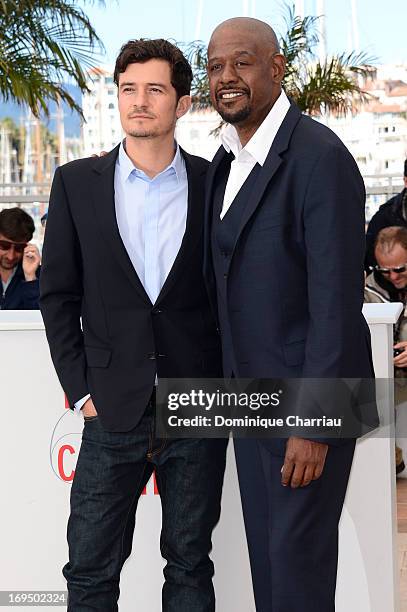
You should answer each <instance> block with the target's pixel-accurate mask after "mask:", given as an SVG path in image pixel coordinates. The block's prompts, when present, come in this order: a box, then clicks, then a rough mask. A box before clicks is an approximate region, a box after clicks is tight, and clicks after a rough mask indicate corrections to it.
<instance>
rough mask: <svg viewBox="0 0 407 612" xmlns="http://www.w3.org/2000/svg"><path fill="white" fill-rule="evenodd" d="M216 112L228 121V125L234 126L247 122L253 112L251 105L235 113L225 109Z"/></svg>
mask: <svg viewBox="0 0 407 612" xmlns="http://www.w3.org/2000/svg"><path fill="white" fill-rule="evenodd" d="M216 110H217V111H218V113H219V115H220V116H221V117H222V119H223V121H226V123H231V124H232V125H234V124H235V123H241V122H242V121H245V120H246V119H247V118H248V117H249V116H250V114H251V112H252V109H251V107H250V105H249V104H247V105H246V106H245V107H244V108H241V109H240V110H238V111H234V112H233V111H228V110H223V109H222V110H219V109H218V108H217V109H216Z"/></svg>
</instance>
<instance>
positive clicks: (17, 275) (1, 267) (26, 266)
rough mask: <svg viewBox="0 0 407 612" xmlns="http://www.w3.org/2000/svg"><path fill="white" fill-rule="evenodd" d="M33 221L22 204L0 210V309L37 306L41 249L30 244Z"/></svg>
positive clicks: (32, 307)
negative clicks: (22, 207)
mask: <svg viewBox="0 0 407 612" xmlns="http://www.w3.org/2000/svg"><path fill="white" fill-rule="evenodd" d="M34 230H35V226H34V221H33V219H32V218H31V217H30V215H28V214H27V213H26V212H24V211H23V210H21V208H8V209H4V210H2V211H1V212H0V279H1V286H0V289H1V292H0V310H36V309H38V308H39V305H38V299H39V293H40V289H39V280H38V279H39V272H40V262H41V258H40V253H39V251H38V249H37V247H36V246H35V245H33V244H29V242H30V240H31V239H32V237H33V234H34Z"/></svg>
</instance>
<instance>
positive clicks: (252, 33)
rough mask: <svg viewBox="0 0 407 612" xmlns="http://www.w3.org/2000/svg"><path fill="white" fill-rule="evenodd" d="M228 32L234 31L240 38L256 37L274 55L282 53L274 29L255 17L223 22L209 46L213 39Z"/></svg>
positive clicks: (213, 35)
mask: <svg viewBox="0 0 407 612" xmlns="http://www.w3.org/2000/svg"><path fill="white" fill-rule="evenodd" d="M226 30H229V31H234V34H235V35H236V36H239V37H241V36H249V37H255V38H256V39H257V40H258V42H259V44H260V45H261V46H263V48H264V49H270V51H271V52H272V53H278V52H279V51H280V45H279V43H278V39H277V36H276V34H275V32H274V30H273V28H272V27H270V26H269V25H268V23H265V22H264V21H260V20H259V19H254V18H253V17H233V18H232V19H227V20H226V21H223V22H222V23H220V24H219V25H218V26H217V27H216V28H215V29H214V31H213V33H212V36H211V39H210V41H209V46H210V45H211V43H212V40H213V39H216V38H217V37H218V36H223V34H224V33H225V31H226Z"/></svg>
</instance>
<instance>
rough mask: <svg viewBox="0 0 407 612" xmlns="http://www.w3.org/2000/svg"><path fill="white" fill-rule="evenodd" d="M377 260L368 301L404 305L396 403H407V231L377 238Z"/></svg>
mask: <svg viewBox="0 0 407 612" xmlns="http://www.w3.org/2000/svg"><path fill="white" fill-rule="evenodd" d="M374 255H375V258H376V261H377V264H376V265H375V266H372V267H371V269H372V272H371V274H370V275H369V276H368V277H367V279H366V286H365V302H401V303H402V304H403V305H404V309H403V310H402V312H401V314H400V317H399V320H398V321H397V323H396V325H395V326H394V359H393V363H394V377H395V379H396V380H395V389H394V401H395V406H396V407H397V406H398V405H400V404H402V403H403V402H407V350H406V348H407V228H405V227H399V226H391V227H386V228H384V229H382V230H381V231H380V232H379V233H378V235H377V238H376V241H375V245H374ZM404 468H405V464H404V461H403V454H402V450H401V448H399V447H398V446H396V473H397V474H399V473H400V472H402V471H403V470H404Z"/></svg>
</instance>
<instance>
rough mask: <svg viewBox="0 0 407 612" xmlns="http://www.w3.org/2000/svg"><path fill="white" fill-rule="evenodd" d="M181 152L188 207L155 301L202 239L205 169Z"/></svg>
mask: <svg viewBox="0 0 407 612" xmlns="http://www.w3.org/2000/svg"><path fill="white" fill-rule="evenodd" d="M181 153H182V156H183V158H184V160H185V166H186V171H187V177H188V209H187V220H186V226H185V233H184V236H183V239H182V242H181V246H180V249H179V251H178V253H177V256H176V258H175V261H174V263H173V265H172V268H171V270H170V272H169V274H168V276H167V278H166V279H165V282H164V285H163V286H162V289H161V291H160V294H159V296H158V298H157V303H158V302H159V301H161V300H163V299H164V297H165V296H166V295H167V294H168V292H169V291H170V290H171V289H172V287H173V286H174V284H175V283H176V281H177V278H179V276H180V275H181V274H182V272H183V269H184V267H185V265H188V264H189V263H190V261H191V257H192V256H193V252H194V250H195V249H196V248H197V247H198V246H199V244H200V243H201V240H202V221H203V208H204V174H205V169H202V167H201V166H200V167H199V168H198V167H196V165H195V163H194V158H193V157H192V156H190V155H188V153H186V152H185V151H183V150H182V149H181Z"/></svg>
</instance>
